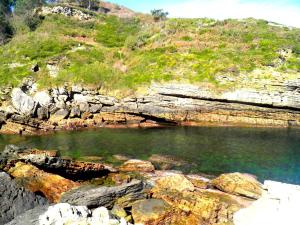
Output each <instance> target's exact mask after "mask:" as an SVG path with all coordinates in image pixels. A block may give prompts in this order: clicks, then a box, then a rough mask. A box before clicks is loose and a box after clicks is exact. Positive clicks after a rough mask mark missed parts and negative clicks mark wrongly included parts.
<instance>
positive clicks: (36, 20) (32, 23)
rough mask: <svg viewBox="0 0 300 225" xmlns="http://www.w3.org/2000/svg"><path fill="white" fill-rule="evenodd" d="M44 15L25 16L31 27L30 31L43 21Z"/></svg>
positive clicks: (27, 23)
mask: <svg viewBox="0 0 300 225" xmlns="http://www.w3.org/2000/svg"><path fill="white" fill-rule="evenodd" d="M43 19H44V17H42V16H38V15H27V16H26V17H25V20H24V22H25V24H26V25H27V26H28V27H29V29H30V31H35V30H36V28H37V27H38V26H39V25H40V24H41V23H42V21H43Z"/></svg>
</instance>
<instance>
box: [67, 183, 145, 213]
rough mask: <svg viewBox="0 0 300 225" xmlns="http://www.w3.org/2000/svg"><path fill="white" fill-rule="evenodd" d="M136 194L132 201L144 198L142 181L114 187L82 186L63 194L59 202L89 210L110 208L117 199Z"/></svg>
mask: <svg viewBox="0 0 300 225" xmlns="http://www.w3.org/2000/svg"><path fill="white" fill-rule="evenodd" d="M136 193H137V194H138V195H136V199H134V200H138V199H141V198H144V184H143V182H142V181H138V180H133V181H132V182H130V183H128V184H123V185H120V186H116V187H105V186H101V187H94V186H82V187H79V188H78V189H74V190H71V191H69V192H66V193H65V194H63V196H62V198H61V202H65V203H69V204H72V205H85V206H87V207H90V208H95V207H98V206H105V207H112V206H113V205H114V203H115V202H116V200H117V199H118V198H121V197H124V196H126V195H130V194H136Z"/></svg>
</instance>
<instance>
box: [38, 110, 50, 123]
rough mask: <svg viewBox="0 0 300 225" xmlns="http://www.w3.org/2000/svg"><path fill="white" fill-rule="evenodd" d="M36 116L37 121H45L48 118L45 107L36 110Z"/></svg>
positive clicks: (47, 111)
mask: <svg viewBox="0 0 300 225" xmlns="http://www.w3.org/2000/svg"><path fill="white" fill-rule="evenodd" d="M36 114H37V117H38V119H39V120H47V119H48V118H49V110H48V108H46V107H41V108H38V109H37V112H36Z"/></svg>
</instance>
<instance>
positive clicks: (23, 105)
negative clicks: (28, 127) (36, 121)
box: [11, 88, 36, 115]
mask: <svg viewBox="0 0 300 225" xmlns="http://www.w3.org/2000/svg"><path fill="white" fill-rule="evenodd" d="M11 100H12V104H13V106H14V108H15V109H16V110H17V111H18V112H19V113H21V114H24V115H33V114H34V111H35V108H36V102H35V101H34V100H33V98H32V97H30V96H28V95H27V94H25V93H24V92H23V91H22V90H21V89H20V88H15V89H13V90H12V94H11Z"/></svg>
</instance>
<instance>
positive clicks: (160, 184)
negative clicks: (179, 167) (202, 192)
mask: <svg viewBox="0 0 300 225" xmlns="http://www.w3.org/2000/svg"><path fill="white" fill-rule="evenodd" d="M194 189H195V187H194V185H193V184H192V182H190V181H189V180H188V179H187V178H185V176H184V175H182V174H172V175H166V176H164V177H158V178H157V179H155V186H154V188H153V189H152V191H153V192H160V191H163V190H174V191H179V192H181V191H194Z"/></svg>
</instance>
